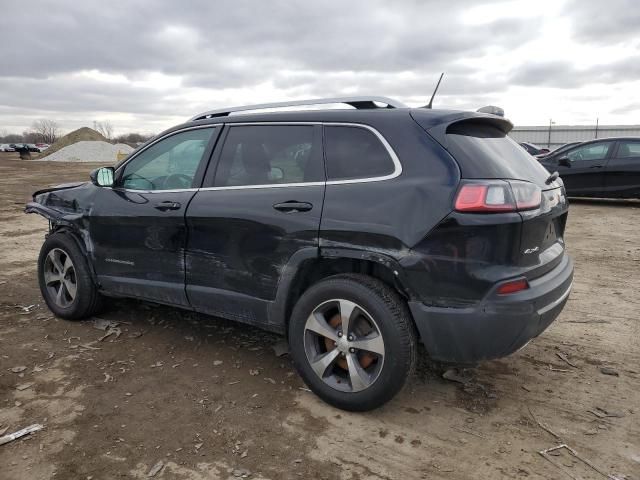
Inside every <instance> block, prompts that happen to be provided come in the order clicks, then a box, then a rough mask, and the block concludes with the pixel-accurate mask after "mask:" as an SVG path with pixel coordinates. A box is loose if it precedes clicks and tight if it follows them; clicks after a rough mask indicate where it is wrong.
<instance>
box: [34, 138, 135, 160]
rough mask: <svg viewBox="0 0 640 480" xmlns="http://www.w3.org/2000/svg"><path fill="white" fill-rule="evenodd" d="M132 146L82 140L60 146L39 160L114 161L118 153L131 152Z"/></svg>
mask: <svg viewBox="0 0 640 480" xmlns="http://www.w3.org/2000/svg"><path fill="white" fill-rule="evenodd" d="M132 151H133V148H131V147H130V146H129V145H126V144H124V143H117V144H115V145H113V144H111V143H107V142H91V141H82V142H77V143H74V144H72V145H68V146H66V147H64V148H61V149H60V150H58V151H57V152H54V153H52V154H51V155H47V156H46V157H43V158H42V159H41V160H45V161H51V162H98V163H100V162H101V163H105V164H112V163H115V162H116V160H117V158H116V157H117V155H118V152H119V153H126V154H128V153H131V152H132Z"/></svg>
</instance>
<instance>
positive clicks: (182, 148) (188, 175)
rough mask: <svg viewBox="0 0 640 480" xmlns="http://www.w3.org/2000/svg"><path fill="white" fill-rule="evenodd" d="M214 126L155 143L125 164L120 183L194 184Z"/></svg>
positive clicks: (148, 186) (145, 186) (144, 186)
mask: <svg viewBox="0 0 640 480" xmlns="http://www.w3.org/2000/svg"><path fill="white" fill-rule="evenodd" d="M213 130H214V128H199V129H196V130H187V131H185V132H180V133H176V134H175V135H171V136H170V137H167V138H165V139H163V140H160V141H159V142H157V143H155V144H153V145H152V146H150V147H149V148H147V149H146V150H144V151H143V152H142V153H140V154H139V155H137V156H136V157H135V158H133V159H132V160H131V161H130V162H128V163H127V164H126V165H125V167H124V171H123V172H122V176H121V177H120V186H122V187H124V188H127V189H130V190H175V189H178V190H179V189H184V188H192V187H193V180H194V177H195V175H196V171H197V169H198V166H199V165H200V162H201V161H202V156H203V154H204V151H205V150H206V148H207V144H208V143H209V139H210V138H211V134H212V133H213Z"/></svg>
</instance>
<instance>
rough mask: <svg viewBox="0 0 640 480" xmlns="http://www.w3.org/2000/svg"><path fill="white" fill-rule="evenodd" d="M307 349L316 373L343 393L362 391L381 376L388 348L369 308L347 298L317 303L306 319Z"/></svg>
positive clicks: (310, 362)
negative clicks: (368, 310) (386, 348)
mask: <svg viewBox="0 0 640 480" xmlns="http://www.w3.org/2000/svg"><path fill="white" fill-rule="evenodd" d="M304 350H305V353H306V356H307V360H308V361H309V365H310V366H311V368H312V370H313V371H314V372H315V373H316V375H317V376H318V377H319V378H320V379H321V380H322V381H323V382H324V383H326V384H327V385H329V386H330V387H332V388H334V389H336V390H339V391H342V392H360V391H362V390H366V389H367V388H369V387H370V386H371V385H372V384H373V383H374V382H375V381H376V380H377V379H378V377H379V375H380V372H381V371H382V365H383V363H384V356H385V347H384V340H383V338H382V334H381V332H380V328H379V327H378V325H377V324H376V322H375V320H374V319H373V317H372V316H371V315H369V313H367V311H366V310H365V309H364V308H363V307H361V306H360V305H358V304H357V303H354V302H351V301H349V300H345V299H333V300H328V301H326V302H323V303H321V304H320V305H318V306H317V307H316V308H315V309H314V310H313V312H311V315H309V317H308V318H307V321H306V323H305V332H304Z"/></svg>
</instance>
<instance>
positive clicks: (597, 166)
mask: <svg viewBox="0 0 640 480" xmlns="http://www.w3.org/2000/svg"><path fill="white" fill-rule="evenodd" d="M589 168H602V165H591V166H590V167H589Z"/></svg>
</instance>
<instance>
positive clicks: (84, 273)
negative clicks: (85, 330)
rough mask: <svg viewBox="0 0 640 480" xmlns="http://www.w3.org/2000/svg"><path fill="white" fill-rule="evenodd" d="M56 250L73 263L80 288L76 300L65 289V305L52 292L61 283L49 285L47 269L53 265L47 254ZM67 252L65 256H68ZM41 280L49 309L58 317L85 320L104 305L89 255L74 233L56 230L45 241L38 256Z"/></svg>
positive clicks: (77, 290) (77, 284)
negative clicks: (89, 262) (82, 249)
mask: <svg viewBox="0 0 640 480" xmlns="http://www.w3.org/2000/svg"><path fill="white" fill-rule="evenodd" d="M53 251H56V252H62V253H63V254H64V255H67V256H68V257H69V259H70V260H71V262H72V265H71V267H72V268H73V277H74V278H73V280H74V281H75V285H76V290H75V295H74V296H73V298H72V299H71V297H70V294H69V290H68V289H67V290H65V302H67V303H66V304H64V305H60V304H59V303H57V302H56V295H55V294H54V293H53V292H52V290H58V286H59V285H60V284H59V283H53V284H50V285H49V286H47V284H46V283H45V269H47V268H49V265H47V262H48V260H47V257H48V256H49V254H50V253H51V252H53ZM64 255H63V256H62V258H63V259H65V258H66V257H64ZM49 262H50V260H49ZM38 283H39V284H40V292H41V293H42V297H43V298H44V301H45V302H46V303H47V306H48V307H49V310H51V311H52V312H53V313H54V314H55V315H57V316H58V317H61V318H65V319H67V320H81V319H84V318H87V317H90V316H92V315H94V314H95V313H97V312H98V311H99V310H100V308H101V306H102V296H101V295H100V293H99V292H98V289H97V288H96V285H95V283H94V282H93V279H92V277H91V273H90V271H89V265H88V264H87V258H86V256H85V255H84V253H83V252H82V251H81V250H80V248H79V246H78V244H77V243H76V241H75V239H73V238H72V237H71V235H70V234H67V233H63V232H59V233H54V234H52V235H49V237H48V238H47V239H46V240H45V242H44V244H43V245H42V248H41V249H40V256H39V257H38Z"/></svg>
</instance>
